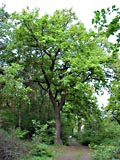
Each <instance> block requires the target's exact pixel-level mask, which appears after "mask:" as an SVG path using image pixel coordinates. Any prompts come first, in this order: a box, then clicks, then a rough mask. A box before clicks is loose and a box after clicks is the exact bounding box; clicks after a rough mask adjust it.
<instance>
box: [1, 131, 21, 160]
mask: <svg viewBox="0 0 120 160" xmlns="http://www.w3.org/2000/svg"><path fill="white" fill-rule="evenodd" d="M21 153H22V148H21V146H20V145H19V144H18V143H17V142H16V140H15V139H13V137H12V136H10V135H8V134H7V132H5V131H4V130H1V131H0V158H1V160H17V159H18V158H19V157H20V155H21Z"/></svg>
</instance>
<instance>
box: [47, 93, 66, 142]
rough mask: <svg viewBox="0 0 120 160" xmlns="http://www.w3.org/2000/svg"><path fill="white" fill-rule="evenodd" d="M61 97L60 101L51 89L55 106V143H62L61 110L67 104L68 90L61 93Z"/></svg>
mask: <svg viewBox="0 0 120 160" xmlns="http://www.w3.org/2000/svg"><path fill="white" fill-rule="evenodd" d="M60 96H61V99H60V101H58V100H57V99H56V98H55V96H53V93H52V91H51V90H49V97H50V100H51V102H52V104H53V107H54V115H55V127H56V128H55V129H56V132H55V144H61V143H62V141H61V120H60V111H61V110H62V108H63V106H64V104H65V97H66V92H65V93H64V94H60Z"/></svg>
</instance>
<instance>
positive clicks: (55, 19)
mask: <svg viewBox="0 0 120 160" xmlns="http://www.w3.org/2000/svg"><path fill="white" fill-rule="evenodd" d="M12 27H13V28H12V30H11V31H12V34H11V36H10V37H9V40H10V41H9V43H8V46H7V50H6V54H4V55H2V59H3V61H4V62H5V63H6V64H8V65H9V64H10V63H12V62H16V63H18V64H20V65H22V66H23V68H24V69H23V71H22V72H21V73H20V74H21V76H23V78H24V82H23V83H24V85H26V86H30V85H31V84H33V83H36V84H37V85H38V87H40V88H41V89H42V90H44V91H45V92H46V93H47V94H48V96H49V99H50V101H51V103H52V105H53V108H54V116H55V122H56V136H55V143H57V144H60V143H61V121H60V112H61V110H62V108H63V106H64V104H65V102H66V100H67V99H66V97H67V96H68V95H69V93H70V89H71V90H73V93H75V92H74V89H76V88H77V90H78V92H79V90H80V89H81V88H82V90H83V88H84V87H83V86H84V85H86V83H88V84H89V85H90V84H91V82H92V85H93V87H94V88H96V89H98V88H99V87H101V86H102V85H103V84H104V82H105V81H104V77H105V74H104V71H103V65H102V64H103V63H104V61H105V60H106V54H105V53H104V52H103V50H102V48H101V46H100V45H99V44H100V41H99V38H98V36H96V34H95V33H94V32H92V31H89V32H87V31H86V29H85V27H84V25H83V24H82V23H81V22H80V21H79V19H78V18H77V17H76V15H75V13H74V12H73V11H72V10H71V9H70V10H66V9H63V10H61V11H59V10H57V11H55V12H54V14H53V15H52V16H51V15H48V14H46V15H44V16H42V17H41V16H40V15H39V10H36V9H35V10H33V11H29V9H26V10H23V11H22V12H21V13H19V14H17V13H14V14H13V15H12ZM78 88H79V89H78ZM77 94H79V93H77ZM74 96H76V95H74Z"/></svg>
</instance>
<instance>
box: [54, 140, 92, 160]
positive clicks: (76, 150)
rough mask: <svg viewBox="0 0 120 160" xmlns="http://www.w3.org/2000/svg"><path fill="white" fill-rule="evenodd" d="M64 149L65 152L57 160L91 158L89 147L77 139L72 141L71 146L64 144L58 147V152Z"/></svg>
mask: <svg viewBox="0 0 120 160" xmlns="http://www.w3.org/2000/svg"><path fill="white" fill-rule="evenodd" d="M62 151H63V154H62V155H60V156H58V157H57V158H56V159H55V160H91V158H90V151H89V148H88V147H87V146H83V145H80V144H78V143H77V142H75V141H74V142H72V143H71V144H70V146H63V147H60V148H58V149H57V152H62Z"/></svg>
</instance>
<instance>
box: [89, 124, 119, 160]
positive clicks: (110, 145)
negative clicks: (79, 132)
mask: <svg viewBox="0 0 120 160" xmlns="http://www.w3.org/2000/svg"><path fill="white" fill-rule="evenodd" d="M103 128H104V130H103V131H102V133H101V134H102V136H101V135H100V140H101V141H99V143H100V144H98V145H96V144H91V145H90V147H91V149H92V152H93V159H95V160H101V159H103V160H110V159H120V140H119V136H120V126H119V125H118V124H117V123H116V122H110V123H108V122H107V123H106V124H104V126H103Z"/></svg>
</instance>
